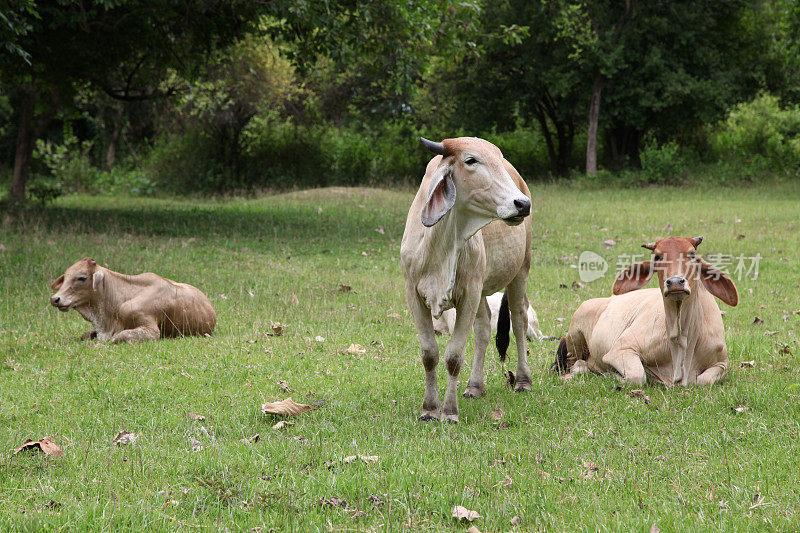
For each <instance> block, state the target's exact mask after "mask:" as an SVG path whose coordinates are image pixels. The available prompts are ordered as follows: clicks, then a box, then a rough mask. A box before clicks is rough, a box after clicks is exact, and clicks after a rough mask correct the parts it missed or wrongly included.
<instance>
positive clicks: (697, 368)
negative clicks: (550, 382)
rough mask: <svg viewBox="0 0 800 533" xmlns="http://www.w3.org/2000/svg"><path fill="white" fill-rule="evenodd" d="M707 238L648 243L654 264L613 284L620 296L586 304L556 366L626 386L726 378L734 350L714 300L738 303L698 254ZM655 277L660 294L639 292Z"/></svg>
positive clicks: (634, 268) (729, 285) (632, 269)
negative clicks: (612, 378)
mask: <svg viewBox="0 0 800 533" xmlns="http://www.w3.org/2000/svg"><path fill="white" fill-rule="evenodd" d="M702 240H703V238H702V237H695V238H693V239H690V238H680V237H670V238H668V239H661V240H660V241H658V242H653V243H648V244H644V245H643V246H644V247H645V248H647V249H648V250H652V251H653V258H652V260H648V261H642V262H640V263H636V264H633V265H631V266H629V267H628V268H627V269H625V270H623V271H622V272H621V273H620V275H619V276H618V277H617V279H616V281H615V282H614V288H613V292H614V294H615V296H612V297H610V298H593V299H591V300H587V301H585V302H583V303H582V304H581V305H580V307H578V310H577V311H575V314H574V315H573V316H572V322H571V323H570V326H569V332H568V333H567V337H566V338H565V339H562V341H561V345H560V346H559V347H558V355H557V360H556V367H557V368H558V369H559V370H561V371H571V372H572V373H574V374H579V373H583V372H586V371H587V370H591V371H593V372H597V373H601V374H606V373H610V374H614V375H616V376H618V377H620V378H621V379H622V380H623V381H628V382H631V383H635V384H637V385H642V384H644V382H645V380H646V379H647V377H648V376H649V377H650V379H651V380H653V381H655V382H658V383H664V384H666V385H673V384H675V385H678V384H680V385H692V384H697V385H711V384H713V383H716V382H718V381H719V380H721V379H722V378H723V377H724V376H725V371H726V370H727V368H728V350H727V348H726V346H725V329H724V326H723V324H722V316H721V314H720V311H719V306H718V305H717V302H716V301H715V300H714V296H716V297H717V298H719V299H720V300H722V301H723V302H725V303H726V304H728V305H730V306H735V305H736V304H738V303H739V295H738V294H737V292H736V287H735V286H734V284H733V281H731V279H730V278H729V277H728V276H727V275H726V274H724V273H723V272H721V271H720V270H717V269H716V268H715V267H714V266H712V265H711V264H709V263H707V262H706V261H704V260H703V259H701V258H700V257H699V256H697V255H696V254H695V251H696V249H697V247H698V246H699V245H700V242H701V241H702ZM654 274H657V275H658V285H659V288H657V289H645V290H636V289H640V288H641V287H643V286H644V285H646V284H647V283H648V282H649V281H650V279H651V278H652V277H653V275H654Z"/></svg>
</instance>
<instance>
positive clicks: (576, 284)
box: [572, 281, 584, 290]
mask: <svg viewBox="0 0 800 533" xmlns="http://www.w3.org/2000/svg"><path fill="white" fill-rule="evenodd" d="M583 287H584V285H583V283H581V282H580V281H573V282H572V288H573V289H575V290H578V289H582V288H583Z"/></svg>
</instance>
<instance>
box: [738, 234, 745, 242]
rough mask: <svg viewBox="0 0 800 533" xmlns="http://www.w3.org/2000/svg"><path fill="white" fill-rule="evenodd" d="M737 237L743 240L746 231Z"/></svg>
mask: <svg viewBox="0 0 800 533" xmlns="http://www.w3.org/2000/svg"><path fill="white" fill-rule="evenodd" d="M736 238H737V239H739V240H742V239H744V238H745V234H744V233H740V234H739V235H737V236H736Z"/></svg>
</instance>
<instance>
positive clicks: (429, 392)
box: [406, 288, 441, 422]
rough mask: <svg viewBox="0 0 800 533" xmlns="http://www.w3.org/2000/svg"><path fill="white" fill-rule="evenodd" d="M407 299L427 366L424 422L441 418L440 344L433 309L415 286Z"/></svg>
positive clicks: (424, 365) (424, 363)
mask: <svg viewBox="0 0 800 533" xmlns="http://www.w3.org/2000/svg"><path fill="white" fill-rule="evenodd" d="M406 301H407V302H408V308H409V310H410V311H411V317H412V318H413V319H414V325H415V326H416V329H417V337H418V338H419V345H420V348H421V349H422V366H423V367H424V368H425V398H424V400H423V401H422V414H421V415H420V417H419V419H420V420H422V421H423V422H427V421H428V420H439V417H440V416H441V402H440V401H439V391H438V389H437V386H436V365H437V364H438V363H439V345H438V344H437V343H436V333H435V332H434V330H433V320H432V319H431V310H430V309H428V307H427V306H426V305H425V303H424V302H423V301H422V299H421V298H420V297H419V295H418V294H417V291H416V290H415V289H414V288H411V289H407V290H406Z"/></svg>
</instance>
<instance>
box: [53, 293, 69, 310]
mask: <svg viewBox="0 0 800 533" xmlns="http://www.w3.org/2000/svg"><path fill="white" fill-rule="evenodd" d="M50 305H52V306H53V307H56V308H58V310H59V311H64V312H66V311H69V304H68V303H65V302H64V300H62V299H61V297H60V296H52V297H50Z"/></svg>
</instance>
